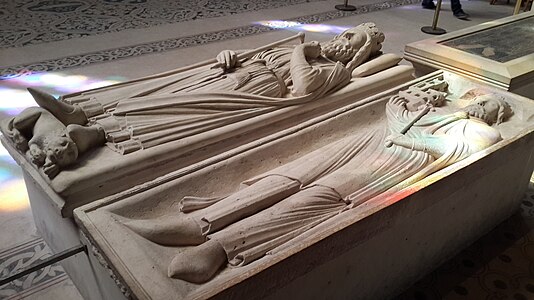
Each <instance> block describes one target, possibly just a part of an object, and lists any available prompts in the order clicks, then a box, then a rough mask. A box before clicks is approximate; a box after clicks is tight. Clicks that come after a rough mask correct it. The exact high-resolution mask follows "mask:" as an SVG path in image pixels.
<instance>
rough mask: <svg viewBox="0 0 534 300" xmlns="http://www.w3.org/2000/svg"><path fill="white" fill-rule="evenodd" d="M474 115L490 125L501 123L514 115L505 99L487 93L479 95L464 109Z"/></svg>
mask: <svg viewBox="0 0 534 300" xmlns="http://www.w3.org/2000/svg"><path fill="white" fill-rule="evenodd" d="M463 110H464V111H465V112H467V114H469V115H470V116H472V117H475V118H479V119H482V120H484V121H485V122H486V123H488V124H489V125H492V124H500V123H502V122H503V121H504V120H505V119H507V118H508V117H510V116H511V115H512V109H511V108H510V105H509V104H508V103H507V102H506V101H504V99H502V98H500V97H498V96H496V95H492V94H486V95H481V96H478V97H476V98H475V99H474V101H473V103H472V104H470V105H468V106H466V107H464V109H463Z"/></svg>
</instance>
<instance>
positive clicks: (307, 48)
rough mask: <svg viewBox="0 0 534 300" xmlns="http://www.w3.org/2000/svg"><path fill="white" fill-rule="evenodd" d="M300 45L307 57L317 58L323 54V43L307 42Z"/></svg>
mask: <svg viewBox="0 0 534 300" xmlns="http://www.w3.org/2000/svg"><path fill="white" fill-rule="evenodd" d="M298 47H301V48H302V51H303V53H304V56H306V58H317V57H319V55H321V45H320V44H319V42H316V41H313V42H307V43H304V44H301V45H299V46H298Z"/></svg>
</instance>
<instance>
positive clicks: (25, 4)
mask: <svg viewBox="0 0 534 300" xmlns="http://www.w3.org/2000/svg"><path fill="white" fill-rule="evenodd" d="M317 1H324V0H255V1H249V0H233V1H220V0H218V1H217V0H200V1H176V0H151V1H148V0H13V1H0V23H1V24H2V29H1V30H0V48H11V47H21V46H25V45H31V44H39V43H46V42H52V41H60V40H66V39H72V38H80V37H85V36H91V35H98V34H102V33H109V32H117V31H121V30H126V29H134V28H135V29H138V28H147V27H152V26H159V25H164V24H170V23H179V22H187V21H193V20H198V19H205V18H214V17H222V16H228V15H234V14H240V13H245V12H250V11H257V10H262V9H268V8H279V7H285V6H290V5H295V4H301V3H307V2H317Z"/></svg>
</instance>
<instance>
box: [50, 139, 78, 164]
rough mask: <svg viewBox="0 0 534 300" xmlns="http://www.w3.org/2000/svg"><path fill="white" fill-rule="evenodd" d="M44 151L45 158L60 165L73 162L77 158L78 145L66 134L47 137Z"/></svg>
mask: <svg viewBox="0 0 534 300" xmlns="http://www.w3.org/2000/svg"><path fill="white" fill-rule="evenodd" d="M45 153H46V156H47V158H48V159H49V160H50V161H52V162H54V163H55V164H57V165H58V166H60V167H65V166H68V165H71V164H73V163H74V162H75V161H76V159H77V158H78V147H77V146H76V144H75V143H74V141H72V139H70V138H69V137H67V136H66V135H62V136H54V137H49V138H48V139H47V143H46V148H45Z"/></svg>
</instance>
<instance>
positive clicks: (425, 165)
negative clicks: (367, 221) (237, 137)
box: [183, 104, 500, 266]
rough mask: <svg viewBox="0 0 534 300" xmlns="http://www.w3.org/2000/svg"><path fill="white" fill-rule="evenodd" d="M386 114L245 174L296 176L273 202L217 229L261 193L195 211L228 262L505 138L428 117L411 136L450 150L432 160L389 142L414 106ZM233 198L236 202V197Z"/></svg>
mask: <svg viewBox="0 0 534 300" xmlns="http://www.w3.org/2000/svg"><path fill="white" fill-rule="evenodd" d="M386 114H387V117H388V125H389V126H388V127H389V128H383V129H378V130H374V131H367V132H358V133H355V134H353V135H350V136H347V137H345V138H343V139H341V140H339V141H337V142H334V143H332V144H329V145H327V146H325V147H322V148H320V149H318V150H316V151H314V152H311V153H310V154H308V155H305V156H303V157H301V158H299V159H297V160H295V161H293V162H291V163H288V164H286V165H283V166H281V167H279V168H276V169H274V170H271V171H269V172H266V173H264V174H261V175H259V176H257V177H255V178H252V179H250V180H247V181H245V182H244V184H245V185H249V186H254V184H257V183H260V182H265V179H266V178H272V179H273V182H275V181H277V180H280V178H286V179H289V180H290V181H292V182H294V183H296V184H298V186H299V188H298V189H297V191H296V192H295V193H294V194H292V195H289V196H288V197H286V198H285V199H281V201H279V202H277V203H275V204H274V205H272V206H270V207H268V208H266V209H263V210H261V211H258V212H257V213H256V214H253V215H251V216H250V217H248V218H243V219H242V220H240V221H237V222H235V223H233V224H231V225H229V226H228V227H226V228H223V229H222V230H219V231H216V229H218V227H219V226H218V225H217V224H216V222H218V220H220V219H224V218H225V217H230V219H231V218H232V216H231V215H232V214H240V213H242V209H241V208H242V207H246V206H250V205H251V203H249V201H248V200H251V201H255V202H256V203H255V204H259V205H258V207H261V206H262V205H261V204H260V202H261V199H259V200H258V199H239V201H237V202H240V203H225V200H226V199H230V197H229V198H226V199H222V200H220V201H219V202H217V203H215V204H213V205H212V206H209V207H207V208H205V209H203V210H198V211H195V212H194V213H193V215H195V218H196V219H197V222H198V223H199V224H203V223H207V224H204V226H203V230H204V232H205V233H206V234H207V235H208V238H209V239H212V240H215V241H217V242H219V243H220V244H221V245H222V247H223V249H224V250H225V252H226V254H227V256H228V261H229V262H230V264H231V265H234V266H240V265H245V264H247V263H250V262H251V261H254V260H255V259H257V258H259V257H261V256H263V255H265V254H266V253H268V252H269V251H271V250H273V249H275V248H276V247H278V246H280V245H282V244H284V243H286V242H288V241H289V240H291V239H292V238H294V237H296V236H298V235H300V234H302V233H303V232H305V231H307V230H309V229H310V228H312V227H314V226H316V225H318V224H320V223H321V222H323V221H325V220H326V219H328V218H331V217H333V216H335V215H336V214H338V213H340V212H341V211H343V210H344V209H346V208H347V207H348V206H351V207H354V206H357V205H358V204H360V203H362V202H364V201H366V200H368V199H370V198H372V197H374V196H377V195H379V194H381V193H383V192H385V191H387V190H388V189H390V188H392V187H393V186H396V185H397V184H399V183H403V184H404V185H403V186H405V185H407V184H410V183H413V182H415V181H417V180H420V179H422V178H424V177H425V176H427V175H429V174H430V173H432V172H435V171H437V170H439V169H441V168H443V167H445V166H447V165H450V164H452V163H454V162H456V161H459V160H461V159H464V158H465V157H467V156H468V155H470V154H472V153H474V152H477V151H479V150H482V149H484V148H485V147H488V146H489V145H491V144H492V143H495V142H496V141H498V138H497V137H499V138H500V134H499V132H498V131H497V130H495V129H493V128H491V127H490V126H488V125H487V124H484V123H482V122H481V121H475V120H469V119H467V120H465V119H462V117H460V116H459V115H445V116H443V115H437V116H427V117H423V118H422V119H421V120H420V121H419V122H418V123H416V125H415V126H413V127H412V128H411V129H410V131H408V133H407V134H406V136H408V137H411V138H414V140H418V141H419V140H425V139H433V140H435V139H437V140H439V141H438V142H439V143H444V144H446V149H447V150H446V152H445V154H444V155H443V156H441V157H439V158H437V159H436V160H434V158H433V157H432V156H430V155H429V154H427V153H425V152H422V151H415V150H411V149H407V148H403V147H399V146H395V145H394V146H393V147H391V148H386V147H385V146H384V142H385V138H386V136H387V135H388V134H389V133H390V131H391V132H399V131H400V129H401V128H402V127H404V125H405V124H407V123H408V122H410V121H411V120H412V119H413V118H414V116H415V115H416V113H412V112H408V111H407V110H406V109H404V108H402V107H398V106H394V105H390V104H388V106H387V109H386ZM496 138H497V139H496ZM429 142H430V141H429ZM290 181H286V183H287V182H290ZM257 188H258V189H259V191H260V190H261V189H262V188H264V189H268V187H261V186H258V187H257ZM270 194H272V192H271V193H270ZM189 200H190V199H187V198H186V199H184V200H183V201H184V202H185V203H184V206H186V207H187V205H188V203H187V201H189ZM232 201H234V202H236V200H235V198H234V199H233V200H232ZM266 201H270V200H269V199H267V200H266ZM225 214H226V216H225ZM211 222H214V223H213V224H214V225H217V226H214V227H213V228H215V230H212V227H211V226H210V225H211V224H210V223H211ZM212 231H213V232H212Z"/></svg>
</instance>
